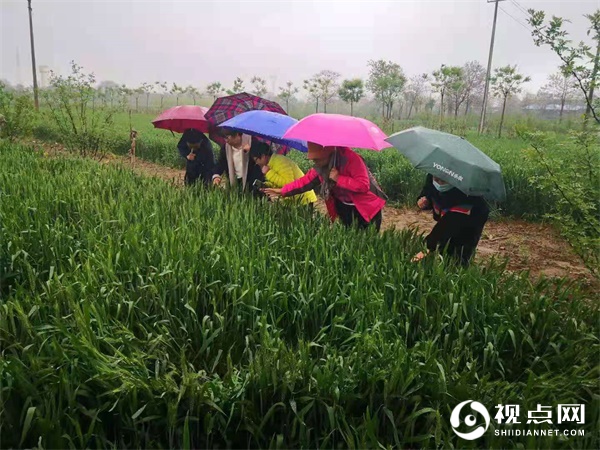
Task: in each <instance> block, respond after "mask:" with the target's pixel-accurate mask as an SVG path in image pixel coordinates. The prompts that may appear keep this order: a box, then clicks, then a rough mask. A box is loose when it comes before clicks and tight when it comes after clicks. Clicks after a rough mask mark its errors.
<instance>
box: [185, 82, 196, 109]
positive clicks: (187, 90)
mask: <svg viewBox="0 0 600 450" xmlns="http://www.w3.org/2000/svg"><path fill="white" fill-rule="evenodd" d="M184 93H185V94H188V95H189V96H191V97H192V100H193V101H194V105H195V104H196V99H197V98H198V97H200V91H199V90H198V89H196V88H195V87H194V86H191V85H190V86H188V87H186V88H185V89H184Z"/></svg>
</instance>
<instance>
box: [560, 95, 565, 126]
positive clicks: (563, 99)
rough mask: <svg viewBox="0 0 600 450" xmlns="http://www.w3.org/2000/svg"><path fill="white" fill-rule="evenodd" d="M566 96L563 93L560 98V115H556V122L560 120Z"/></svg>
mask: <svg viewBox="0 0 600 450" xmlns="http://www.w3.org/2000/svg"><path fill="white" fill-rule="evenodd" d="M566 100H567V99H566V97H565V96H564V95H563V96H562V98H561V99H560V115H559V116H558V122H559V123H560V122H562V116H563V111H564V110H565V101H566Z"/></svg>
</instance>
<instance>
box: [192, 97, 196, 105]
mask: <svg viewBox="0 0 600 450" xmlns="http://www.w3.org/2000/svg"><path fill="white" fill-rule="evenodd" d="M192 98H193V99H194V106H196V96H194V97H192Z"/></svg>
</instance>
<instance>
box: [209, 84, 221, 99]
mask: <svg viewBox="0 0 600 450" xmlns="http://www.w3.org/2000/svg"><path fill="white" fill-rule="evenodd" d="M223 91H224V89H223V85H222V84H221V83H219V82H218V81H215V82H214V83H211V84H209V85H208V86H207V87H206V93H207V94H208V95H210V96H211V97H212V98H213V100H216V99H217V98H219V95H221V94H222V93H223Z"/></svg>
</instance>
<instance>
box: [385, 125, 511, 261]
mask: <svg viewBox="0 0 600 450" xmlns="http://www.w3.org/2000/svg"><path fill="white" fill-rule="evenodd" d="M386 140H387V141H388V142H390V143H391V144H392V145H393V146H394V147H396V148H397V149H398V150H399V151H400V152H401V153H402V154H403V155H404V156H406V157H407V158H408V159H409V160H410V161H411V162H412V163H413V165H414V166H415V167H416V168H417V169H421V170H423V171H425V172H426V173H427V174H428V175H427V178H426V181H425V186H424V187H423V190H422V191H421V194H420V195H419V198H418V200H417V204H418V206H419V208H421V209H431V210H433V219H434V220H435V221H436V222H437V223H436V225H435V226H434V227H433V229H432V230H431V233H429V235H428V236H427V237H426V238H425V240H426V243H427V251H426V252H419V253H418V254H417V255H415V257H414V258H413V261H419V260H421V259H423V258H424V257H425V256H426V255H427V254H428V253H430V252H432V251H434V250H438V251H442V252H445V253H446V254H447V255H450V256H451V257H452V258H453V259H455V260H456V261H457V262H458V263H460V264H461V265H462V266H467V265H468V264H469V262H470V260H471V258H472V256H473V252H474V251H475V248H476V247H477V244H478V243H479V239H480V238H481V233H482V231H483V227H484V225H485V223H486V222H487V220H488V216H489V208H488V206H487V203H486V202H485V200H484V197H487V198H488V199H492V200H499V201H502V200H504V198H506V189H505V187H504V181H503V179H502V171H501V170H500V166H499V165H498V164H497V163H496V162H495V161H493V160H492V159H491V158H490V157H489V156H487V155H486V154H485V153H483V152H482V151H481V150H479V149H478V148H476V147H475V146H473V145H472V144H471V143H469V142H468V141H467V140H466V139H464V138H462V137H460V136H455V135H452V134H449V133H443V132H441V131H436V130H430V129H428V128H425V127H414V128H410V129H408V130H404V131H401V132H399V133H396V134H393V135H392V136H390V137H389V138H387V139H386Z"/></svg>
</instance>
